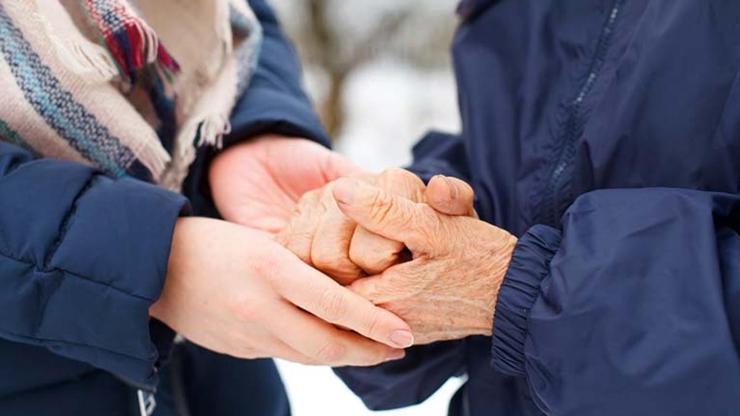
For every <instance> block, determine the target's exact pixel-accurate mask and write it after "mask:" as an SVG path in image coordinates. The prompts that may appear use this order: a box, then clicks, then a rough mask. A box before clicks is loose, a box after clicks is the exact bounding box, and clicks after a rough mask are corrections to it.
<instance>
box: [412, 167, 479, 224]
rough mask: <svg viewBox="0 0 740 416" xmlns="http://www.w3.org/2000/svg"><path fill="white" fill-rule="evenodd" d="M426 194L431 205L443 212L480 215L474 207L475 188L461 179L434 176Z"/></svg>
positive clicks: (472, 215)
mask: <svg viewBox="0 0 740 416" xmlns="http://www.w3.org/2000/svg"><path fill="white" fill-rule="evenodd" d="M424 196H425V197H426V201H427V203H428V204H429V206H431V207H432V208H434V209H435V210H437V211H438V212H441V213H442V214H447V215H467V216H471V217H477V216H478V215H477V214H476V213H475V208H474V207H473V200H474V198H475V193H474V192H473V188H471V187H470V185H468V184H467V183H465V182H464V181H461V180H460V179H457V178H453V177H450V176H443V175H437V176H434V177H433V178H432V179H431V180H430V181H429V184H427V188H426V191H425V193H424Z"/></svg>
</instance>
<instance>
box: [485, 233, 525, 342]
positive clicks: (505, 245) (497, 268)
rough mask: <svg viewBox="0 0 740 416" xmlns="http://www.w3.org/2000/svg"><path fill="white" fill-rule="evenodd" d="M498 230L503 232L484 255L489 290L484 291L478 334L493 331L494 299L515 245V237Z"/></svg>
mask: <svg viewBox="0 0 740 416" xmlns="http://www.w3.org/2000/svg"><path fill="white" fill-rule="evenodd" d="M498 231H499V232H501V233H503V235H502V236H500V237H499V238H497V239H496V240H497V244H496V246H495V247H494V248H493V249H492V250H491V251H490V253H492V254H490V255H488V256H484V258H485V259H486V261H487V262H488V264H489V267H488V268H487V272H486V274H485V277H486V279H487V280H488V283H487V284H488V287H489V288H490V289H489V290H487V291H485V293H486V299H485V304H486V308H485V310H484V311H483V313H482V315H481V317H480V327H481V328H482V332H481V334H480V335H485V336H491V335H492V332H493V319H494V314H495V309H496V301H497V300H498V295H499V292H500V290H501V285H502V284H503V283H504V278H505V277H506V272H507V271H508V269H509V264H510V263H511V258H512V255H513V253H514V248H515V247H516V243H517V241H518V240H517V238H516V237H514V236H513V235H511V234H509V233H508V232H506V231H504V230H501V229H499V230H498Z"/></svg>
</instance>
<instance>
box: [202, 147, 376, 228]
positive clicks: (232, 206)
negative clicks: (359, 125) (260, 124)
mask: <svg viewBox="0 0 740 416" xmlns="http://www.w3.org/2000/svg"><path fill="white" fill-rule="evenodd" d="M361 173H364V172H363V171H362V170H361V169H360V168H358V167H357V166H355V165H354V164H352V163H351V162H350V161H349V160H347V159H346V158H344V157H342V156H341V155H339V154H338V153H336V152H332V151H331V150H329V149H326V148H324V147H322V146H320V145H318V144H316V143H314V142H311V141H309V140H305V139H300V138H288V137H281V136H275V135H265V136H261V137H257V138H254V139H252V140H249V141H247V142H244V143H241V144H237V145H235V146H232V147H230V148H228V149H226V150H225V151H224V152H223V153H221V154H219V155H218V156H216V157H215V158H214V159H213V161H212V162H211V165H210V168H209V172H208V176H209V183H210V187H211V195H212V196H213V200H214V202H215V204H216V208H218V211H219V213H220V214H221V216H222V217H223V218H224V219H225V220H227V221H230V222H234V223H237V224H241V225H245V226H248V227H253V228H257V229H260V230H263V231H267V232H269V233H276V232H278V231H280V230H282V229H284V228H285V227H286V225H287V224H288V220H289V218H290V215H291V213H292V212H293V209H294V208H295V205H296V203H297V202H298V199H299V198H300V197H301V196H302V195H303V194H305V193H306V192H308V191H311V190H313V189H317V188H320V187H322V186H324V185H326V184H327V183H329V182H330V181H332V180H334V179H336V178H339V177H340V176H348V175H355V174H361Z"/></svg>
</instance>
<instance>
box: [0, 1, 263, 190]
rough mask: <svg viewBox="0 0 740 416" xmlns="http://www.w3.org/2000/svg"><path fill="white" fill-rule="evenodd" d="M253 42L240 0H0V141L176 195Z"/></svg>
mask: <svg viewBox="0 0 740 416" xmlns="http://www.w3.org/2000/svg"><path fill="white" fill-rule="evenodd" d="M260 39H261V31H260V26H259V23H258V22H257V20H256V18H255V16H254V14H253V13H252V10H251V9H250V8H249V6H248V5H247V3H246V2H245V1H244V0H156V1H154V0H138V1H137V0H130V1H126V0H0V91H2V102H1V103H0V139H2V140H7V141H11V142H14V143H16V144H18V145H21V146H23V147H25V148H27V149H29V150H31V151H33V152H34V153H36V154H37V155H39V156H44V157H52V158H61V159H66V160H71V161H75V162H79V163H84V164H87V165H91V166H94V167H96V168H98V169H100V170H102V171H104V172H106V173H107V174H109V175H111V176H114V177H124V176H135V177H137V178H141V179H145V180H148V181H151V182H153V183H157V184H160V185H161V186H163V187H165V188H168V189H171V190H175V191H179V190H180V188H181V186H182V182H183V181H184V179H185V176H186V175H187V172H188V169H189V166H190V164H191V163H192V162H193V160H194V159H195V155H196V148H197V147H198V146H202V145H214V146H220V139H221V136H222V135H223V134H226V133H228V131H229V123H228V118H229V114H230V113H231V110H232V108H233V106H234V104H235V101H236V98H237V97H238V96H239V95H240V94H241V93H242V92H243V90H244V89H245V88H246V86H247V84H248V82H249V78H250V76H251V73H252V71H253V70H254V66H255V65H256V58H257V54H258V48H259V44H260Z"/></svg>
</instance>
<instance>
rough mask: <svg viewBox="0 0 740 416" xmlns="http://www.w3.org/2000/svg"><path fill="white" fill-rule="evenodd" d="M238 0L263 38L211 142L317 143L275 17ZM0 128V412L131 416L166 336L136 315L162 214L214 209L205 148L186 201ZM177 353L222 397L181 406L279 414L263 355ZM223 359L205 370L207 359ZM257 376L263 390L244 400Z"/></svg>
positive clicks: (157, 248)
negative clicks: (53, 154)
mask: <svg viewBox="0 0 740 416" xmlns="http://www.w3.org/2000/svg"><path fill="white" fill-rule="evenodd" d="M250 4H251V6H252V7H253V9H254V11H255V14H256V15H257V17H258V18H259V20H260V22H261V23H262V26H263V30H264V35H265V39H264V42H263V45H262V50H261V52H260V57H259V64H258V68H257V71H256V73H255V74H254V77H253V79H252V81H251V84H250V86H249V88H248V90H247V91H246V92H245V94H244V96H243V97H241V98H240V100H239V102H238V104H237V106H236V108H235V109H234V112H233V114H232V119H231V123H232V127H233V133H232V134H231V135H230V136H229V137H227V138H225V146H228V145H230V144H231V143H234V142H236V141H238V140H243V139H246V138H248V137H252V136H255V135H258V134H263V133H275V134H285V135H292V136H301V137H307V138H310V139H313V140H315V141H318V142H321V143H324V144H328V140H327V138H326V135H325V133H324V131H323V129H322V127H321V125H320V124H319V121H318V119H317V117H316V115H315V113H314V112H313V110H312V108H311V104H310V103H309V101H308V99H307V97H306V96H305V94H304V93H303V91H302V89H301V84H300V78H301V76H300V68H299V66H298V62H297V60H296V57H295V54H294V52H293V49H292V47H291V46H290V45H289V43H288V42H287V40H286V39H285V37H284V36H283V34H282V32H281V30H280V27H279V25H278V22H277V20H276V18H275V15H274V14H273V12H272V10H271V9H270V8H269V7H268V5H267V4H266V3H265V1H264V0H250ZM1 139H2V137H0V415H2V416H15V415H24V416H25V415H34V416H36V415H39V416H41V415H75V416H85V415H90V416H93V415H94V416H100V415H133V414H136V415H138V414H139V408H138V407H137V390H138V389H142V390H144V391H154V389H155V387H156V386H157V382H158V379H159V378H160V377H159V376H158V371H159V369H160V367H161V365H162V359H163V358H164V357H166V356H167V352H168V351H169V347H170V346H171V344H172V339H173V336H174V333H173V332H172V331H171V330H169V329H168V328H166V327H165V326H164V325H163V324H161V323H158V322H157V321H155V320H151V321H150V319H149V313H148V309H149V305H150V304H152V303H153V302H154V301H155V300H156V299H157V298H158V297H159V294H160V291H161V289H162V285H163V280H164V276H165V272H166V267H167V259H168V256H169V247H170V242H171V236H172V231H173V227H174V224H175V221H176V219H177V218H178V216H180V215H184V214H187V213H189V212H191V211H192V212H193V213H195V214H199V215H217V213H216V212H215V209H214V208H213V204H212V201H211V200H210V198H209V197H208V189H207V183H206V181H204V180H202V179H203V178H204V177H205V176H206V175H205V172H206V168H207V163H208V160H209V158H210V156H211V155H209V154H208V152H201V154H200V155H199V158H198V160H197V161H196V163H195V164H194V166H193V167H192V169H191V172H190V175H189V177H188V180H187V181H186V184H185V186H184V188H185V192H184V193H185V195H186V196H187V197H188V198H189V200H190V201H191V202H192V204H189V203H188V199H186V198H185V197H184V196H182V195H178V194H174V193H171V192H168V191H165V190H163V189H160V188H157V187H155V186H153V185H149V184H147V183H144V182H142V181H139V180H137V179H136V178H125V179H121V180H113V179H110V178H108V177H106V176H104V175H102V174H101V173H100V172H97V171H95V170H94V169H91V168H89V167H85V166H82V165H78V164H74V163H70V162H64V161H60V160H53V159H36V158H34V157H33V156H32V155H31V154H29V153H28V152H26V151H25V150H23V149H21V148H20V147H16V146H13V145H10V144H8V143H7V142H4V141H3V140H1ZM197 357H200V358H197ZM191 358H192V359H196V358H197V359H198V360H200V361H199V362H197V363H194V364H193V365H192V366H191V368H190V370H189V371H192V372H194V373H198V374H206V375H207V376H208V377H210V380H194V382H195V383H196V384H195V385H194V386H192V387H193V388H194V389H195V390H197V391H195V392H193V393H194V394H197V395H199V396H200V399H201V401H203V402H207V400H206V399H207V398H213V399H214V400H216V401H218V400H219V398H220V397H227V398H228V400H221V402H220V403H217V405H216V406H214V405H208V403H205V405H204V406H202V407H204V408H205V413H204V412H200V413H198V412H196V411H194V410H193V409H191V410H193V413H192V414H193V415H197V414H211V412H218V414H233V412H238V411H239V410H240V409H244V408H245V407H246V408H249V407H250V402H251V404H252V407H253V408H260V406H261V405H260V403H262V404H265V406H263V407H261V408H262V409H263V411H264V409H265V408H280V409H282V410H281V411H280V414H281V415H283V414H285V413H286V412H288V410H287V401H286V398H285V396H284V392H283V391H282V386H281V384H280V382H279V378H278V376H277V374H276V373H275V372H274V368H272V367H270V366H269V365H267V364H264V365H263V364H260V363H256V364H255V365H253V366H250V365H249V364H248V362H247V361H243V362H239V363H234V362H231V361H224V360H228V358H226V357H217V356H215V355H214V354H209V353H207V352H205V351H196V352H194V353H193V354H192V355H191ZM224 363H226V365H227V366H228V368H226V369H225V370H226V373H225V374H224V376H225V378H224V379H219V377H220V375H219V374H215V373H216V369H215V367H216V366H217V365H220V366H224ZM206 364H208V366H207V367H208V368H202V367H206ZM250 369H252V370H255V371H256V370H259V371H260V372H261V373H260V374H259V380H256V381H254V385H250V384H243V385H233V384H234V383H239V382H241V381H243V380H244V378H245V377H247V378H248V377H249V375H248V374H244V375H241V374H236V372H244V371H250ZM193 378H195V377H193ZM224 383H231V384H232V385H231V386H224ZM269 385H271V387H274V390H273V391H271V392H270V393H271V394H272V395H273V396H272V397H271V396H269V395H267V396H265V397H253V395H257V396H259V395H261V394H264V392H265V391H269V388H268V387H267V386H269ZM225 390H229V391H225ZM234 391H236V392H238V394H233V392H234ZM236 399H238V400H239V401H237V400H236ZM244 402H246V404H245V403H244ZM271 402H272V403H271ZM275 403H276V404H277V405H273V404H275ZM190 404H191V406H194V409H195V408H198V407H199V406H200V404H199V403H195V404H194V403H190ZM162 408H163V406H160V409H162ZM219 409H228V410H219ZM256 411H257V412H259V411H258V410H256ZM261 414H264V413H261Z"/></svg>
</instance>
